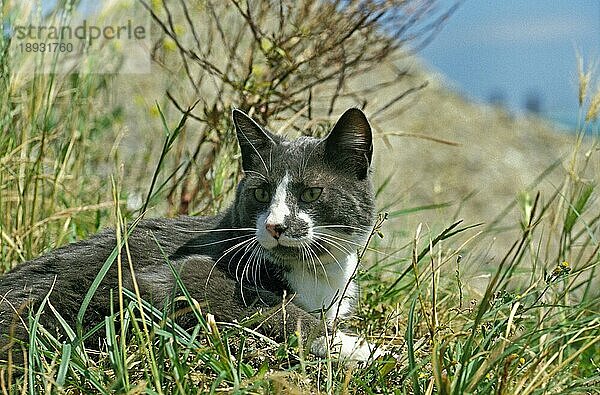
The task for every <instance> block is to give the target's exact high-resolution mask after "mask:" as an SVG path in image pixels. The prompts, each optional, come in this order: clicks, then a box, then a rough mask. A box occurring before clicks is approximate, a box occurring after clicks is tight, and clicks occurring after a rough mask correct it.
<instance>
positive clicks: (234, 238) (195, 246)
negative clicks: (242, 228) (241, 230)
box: [190, 235, 252, 248]
mask: <svg viewBox="0 0 600 395" xmlns="http://www.w3.org/2000/svg"><path fill="white" fill-rule="evenodd" d="M245 237H252V236H249V235H243V236H236V237H231V238H229V239H224V240H219V241H213V242H210V243H204V244H190V247H194V248H199V247H206V246H212V245H217V244H221V243H226V242H228V241H233V240H238V239H242V238H245Z"/></svg>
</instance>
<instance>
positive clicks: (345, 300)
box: [285, 254, 358, 322]
mask: <svg viewBox="0 0 600 395" xmlns="http://www.w3.org/2000/svg"><path fill="white" fill-rule="evenodd" d="M309 261H310V262H311V263H310V264H306V263H305V264H299V265H294V266H292V267H290V270H289V271H287V272H285V279H286V280H287V282H288V283H289V284H290V286H291V288H292V289H293V290H294V291H295V292H296V295H295V297H294V303H296V304H298V305H299V306H301V307H303V308H304V309H305V310H307V311H309V312H313V313H316V314H320V311H321V310H324V311H325V318H326V319H327V321H329V322H331V321H333V320H334V319H335V318H336V316H339V317H340V318H341V317H345V316H347V315H349V314H350V313H351V312H352V308H353V305H354V299H355V298H356V293H357V291H358V289H357V287H356V284H355V283H354V282H353V281H352V275H353V274H354V272H355V270H356V266H357V265H358V258H357V256H356V254H352V255H349V256H347V257H346V258H345V259H344V260H341V261H340V262H328V263H326V264H320V263H319V261H318V260H316V258H315V259H314V260H312V261H311V260H310V259H309Z"/></svg>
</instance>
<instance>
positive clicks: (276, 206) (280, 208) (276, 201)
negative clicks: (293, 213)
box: [265, 173, 290, 225]
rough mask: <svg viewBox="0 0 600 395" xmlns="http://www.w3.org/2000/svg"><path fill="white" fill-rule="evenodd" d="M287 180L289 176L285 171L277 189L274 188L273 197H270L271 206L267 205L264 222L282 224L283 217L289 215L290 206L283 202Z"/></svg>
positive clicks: (285, 195)
mask: <svg viewBox="0 0 600 395" xmlns="http://www.w3.org/2000/svg"><path fill="white" fill-rule="evenodd" d="M289 182H290V178H289V176H288V173H285V176H284V177H283V178H282V179H281V182H280V183H279V185H277V189H276V190H275V195H273V199H271V206H270V207H269V216H268V217H267V220H266V222H265V224H273V225H280V224H283V222H284V220H285V217H287V216H288V215H290V208H289V207H288V206H287V203H286V202H285V200H286V198H287V188H288V183H289Z"/></svg>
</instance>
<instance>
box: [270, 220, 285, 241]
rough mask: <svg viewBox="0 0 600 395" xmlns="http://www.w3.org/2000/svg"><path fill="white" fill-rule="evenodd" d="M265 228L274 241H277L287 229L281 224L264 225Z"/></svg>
mask: <svg viewBox="0 0 600 395" xmlns="http://www.w3.org/2000/svg"><path fill="white" fill-rule="evenodd" d="M265 227H266V228H267V232H269V234H270V235H271V236H273V238H274V239H275V240H277V239H279V238H280V237H281V234H282V233H283V232H285V231H286V229H287V226H284V225H281V224H266V225H265Z"/></svg>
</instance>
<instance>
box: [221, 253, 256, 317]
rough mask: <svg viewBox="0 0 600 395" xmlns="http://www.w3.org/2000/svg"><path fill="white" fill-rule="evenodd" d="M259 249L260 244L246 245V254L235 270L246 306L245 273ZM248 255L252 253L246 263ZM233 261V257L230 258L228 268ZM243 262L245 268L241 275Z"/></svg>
mask: <svg viewBox="0 0 600 395" xmlns="http://www.w3.org/2000/svg"><path fill="white" fill-rule="evenodd" d="M257 248H258V242H256V243H252V244H248V245H246V247H245V248H244V253H243V254H242V256H241V257H240V259H239V261H238V263H237V265H236V268H235V278H236V280H237V282H238V283H239V284H240V296H241V297H242V301H243V302H244V305H246V306H247V305H248V304H247V303H246V297H245V296H244V273H245V272H246V269H247V268H248V265H249V264H250V262H251V258H252V256H253V254H254V253H255V252H256V250H257ZM248 253H250V257H249V259H248V260H246V261H244V257H245V256H246V254H248ZM231 259H233V257H232V258H230V260H229V263H228V267H229V265H230V264H231ZM242 262H244V267H243V268H242V272H241V273H239V270H240V263H242ZM238 273H239V278H238ZM247 280H250V279H249V278H247Z"/></svg>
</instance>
